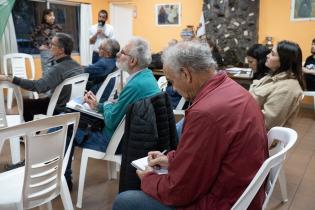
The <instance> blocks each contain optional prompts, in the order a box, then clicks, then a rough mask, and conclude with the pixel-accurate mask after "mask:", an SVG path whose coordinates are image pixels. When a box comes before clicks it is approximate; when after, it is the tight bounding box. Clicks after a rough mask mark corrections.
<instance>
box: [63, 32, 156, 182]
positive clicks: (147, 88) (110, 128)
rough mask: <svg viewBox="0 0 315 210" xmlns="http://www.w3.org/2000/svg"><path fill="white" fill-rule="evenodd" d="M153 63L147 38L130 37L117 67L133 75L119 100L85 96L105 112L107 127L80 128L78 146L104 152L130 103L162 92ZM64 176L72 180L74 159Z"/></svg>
mask: <svg viewBox="0 0 315 210" xmlns="http://www.w3.org/2000/svg"><path fill="white" fill-rule="evenodd" d="M150 63H151V52H150V47H149V44H148V43H147V41H145V40H144V39H142V38H139V37H135V38H133V39H131V40H130V41H129V42H128V44H127V45H126V46H125V47H124V48H123V49H122V50H121V51H120V52H119V53H118V54H117V61H116V66H117V67H118V69H122V70H123V71H127V72H128V73H129V75H130V76H129V77H128V78H127V84H126V85H125V87H124V88H123V89H122V91H121V93H120V94H119V96H118V99H117V100H115V101H110V102H105V103H98V102H97V100H96V96H95V95H94V94H93V93H92V92H91V91H89V92H87V93H86V94H85V96H84V100H85V102H86V103H88V104H89V105H90V107H91V108H92V109H95V110H97V111H98V112H100V113H102V114H103V116H104V121H105V127H104V128H103V130H102V131H101V130H100V131H95V130H93V131H92V130H90V129H88V128H87V129H85V130H83V129H80V128H79V129H78V130H77V133H76V136H75V144H76V145H79V146H80V147H83V148H89V149H93V150H97V151H101V152H105V150H106V148H107V145H108V143H109V141H110V139H111V137H112V135H113V133H114V131H115V129H116V128H117V126H118V124H119V122H120V121H121V119H122V118H123V116H124V115H125V113H126V111H127V107H128V105H130V104H133V103H135V102H136V101H138V100H141V99H144V98H147V97H151V96H153V95H156V94H157V93H159V92H160V89H159V87H158V85H157V82H156V80H155V78H154V76H153V74H152V71H151V70H150V69H148V68H147V67H148V65H149V64H150ZM72 154H73V152H72ZM69 159H70V160H71V159H72V158H71V157H70V158H69ZM65 176H66V178H68V179H71V178H70V177H71V161H69V163H68V167H67V171H66V174H65Z"/></svg>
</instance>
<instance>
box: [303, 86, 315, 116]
mask: <svg viewBox="0 0 315 210" xmlns="http://www.w3.org/2000/svg"><path fill="white" fill-rule="evenodd" d="M303 94H304V96H311V97H313V100H314V101H313V107H314V112H315V91H304V92H303Z"/></svg>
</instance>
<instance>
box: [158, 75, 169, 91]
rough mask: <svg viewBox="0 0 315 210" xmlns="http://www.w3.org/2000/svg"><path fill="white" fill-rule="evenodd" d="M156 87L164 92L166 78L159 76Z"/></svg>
mask: <svg viewBox="0 0 315 210" xmlns="http://www.w3.org/2000/svg"><path fill="white" fill-rule="evenodd" d="M157 83H158V86H159V88H160V90H161V91H165V90H166V87H167V79H166V76H161V77H160V78H159V79H158V81H157Z"/></svg>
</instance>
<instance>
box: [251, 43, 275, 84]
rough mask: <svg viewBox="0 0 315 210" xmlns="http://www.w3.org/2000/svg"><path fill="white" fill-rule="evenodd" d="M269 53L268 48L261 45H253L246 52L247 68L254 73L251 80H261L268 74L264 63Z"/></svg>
mask: <svg viewBox="0 0 315 210" xmlns="http://www.w3.org/2000/svg"><path fill="white" fill-rule="evenodd" d="M269 53H270V50H269V49H268V47H266V46H264V45H262V44H254V45H253V46H251V47H250V48H249V49H248V50H247V52H246V55H247V61H248V66H249V68H251V69H252V70H253V72H254V76H253V79H261V78H263V77H264V76H266V75H267V74H268V72H269V68H268V67H267V66H266V65H265V63H266V60H267V55H268V54H269Z"/></svg>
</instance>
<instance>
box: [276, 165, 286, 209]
mask: <svg viewBox="0 0 315 210" xmlns="http://www.w3.org/2000/svg"><path fill="white" fill-rule="evenodd" d="M278 180H279V184H280V189H281V194H282V202H284V203H285V202H287V201H288V193H287V182H286V178H285V173H284V168H281V170H280V172H279V176H278Z"/></svg>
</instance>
